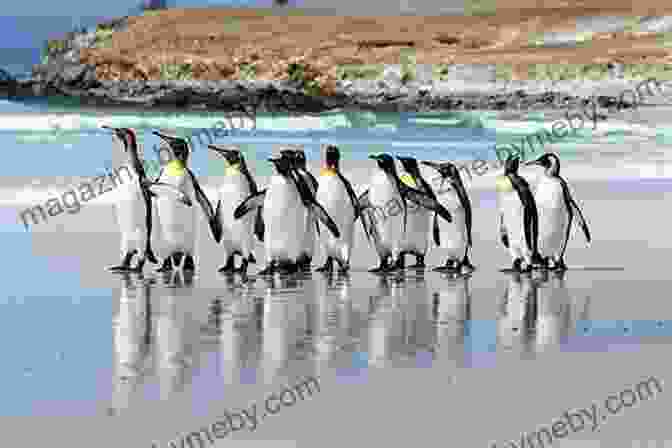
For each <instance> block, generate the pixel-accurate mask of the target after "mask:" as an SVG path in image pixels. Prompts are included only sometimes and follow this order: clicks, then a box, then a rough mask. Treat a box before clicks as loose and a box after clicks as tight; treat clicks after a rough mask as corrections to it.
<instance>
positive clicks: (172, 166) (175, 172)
mask: <svg viewBox="0 0 672 448" xmlns="http://www.w3.org/2000/svg"><path fill="white" fill-rule="evenodd" d="M184 171H185V168H184V165H183V164H182V162H180V161H179V160H171V161H170V162H168V165H166V173H168V175H169V176H182V175H183V174H184Z"/></svg>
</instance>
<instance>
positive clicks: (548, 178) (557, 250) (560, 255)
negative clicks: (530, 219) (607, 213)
mask: <svg viewBox="0 0 672 448" xmlns="http://www.w3.org/2000/svg"><path fill="white" fill-rule="evenodd" d="M525 165H539V166H541V167H543V168H544V174H543V175H542V176H541V177H540V179H539V181H538V183H537V186H536V189H535V192H534V197H535V200H536V202H537V207H538V208H539V246H540V248H539V249H540V252H541V254H542V255H545V257H544V264H545V265H546V267H547V268H549V269H553V270H555V269H557V270H566V269H567V266H566V265H565V259H564V255H565V250H566V249H567V242H568V240H569V234H570V231H571V229H572V221H573V219H574V216H575V213H576V218H577V220H578V221H579V224H580V225H581V229H582V230H583V234H584V235H585V237H586V241H587V242H588V243H590V231H589V230H588V224H587V223H586V220H585V219H584V217H583V213H581V209H580V208H579V205H578V204H577V203H576V201H575V200H574V198H573V197H572V194H571V192H570V191H569V186H568V185H567V182H566V181H565V180H564V179H563V178H562V177H560V159H559V158H558V156H557V155H555V154H553V153H548V154H544V155H543V156H541V157H539V158H538V159H537V160H533V161H530V162H527V163H526V164H525Z"/></svg>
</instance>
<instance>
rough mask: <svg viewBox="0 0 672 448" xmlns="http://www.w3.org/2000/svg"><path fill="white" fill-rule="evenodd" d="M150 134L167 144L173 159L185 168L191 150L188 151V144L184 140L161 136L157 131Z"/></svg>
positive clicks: (171, 136)
mask: <svg viewBox="0 0 672 448" xmlns="http://www.w3.org/2000/svg"><path fill="white" fill-rule="evenodd" d="M152 134H154V135H157V136H159V137H160V138H161V139H162V140H163V141H164V142H165V143H167V144H168V146H169V148H170V150H171V151H172V153H173V156H174V157H175V159H176V160H179V161H180V162H182V164H183V165H184V166H187V162H188V161H189V153H190V152H191V150H190V149H189V143H188V142H187V140H186V139H185V138H182V137H177V136H174V135H167V134H163V133H161V132H158V131H154V132H152Z"/></svg>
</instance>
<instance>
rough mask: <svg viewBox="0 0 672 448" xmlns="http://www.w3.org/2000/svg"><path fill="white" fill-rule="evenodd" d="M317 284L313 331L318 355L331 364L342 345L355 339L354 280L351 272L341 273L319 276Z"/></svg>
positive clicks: (312, 312)
mask: <svg viewBox="0 0 672 448" xmlns="http://www.w3.org/2000/svg"><path fill="white" fill-rule="evenodd" d="M315 283H316V292H317V294H316V295H315V302H314V306H313V307H311V317H312V319H310V322H311V326H310V331H311V333H312V336H313V343H314V350H315V352H316V355H317V358H318V359H320V360H321V361H325V362H327V363H329V362H331V361H333V360H335V358H336V355H337V354H338V352H339V351H340V349H341V347H344V346H347V345H351V343H352V342H353V341H352V327H351V324H352V313H353V307H352V302H351V301H350V300H349V296H350V292H349V290H350V283H351V282H350V277H349V276H348V275H347V274H345V275H344V274H341V275H338V276H336V275H326V276H319V277H318V278H317V279H316V280H315Z"/></svg>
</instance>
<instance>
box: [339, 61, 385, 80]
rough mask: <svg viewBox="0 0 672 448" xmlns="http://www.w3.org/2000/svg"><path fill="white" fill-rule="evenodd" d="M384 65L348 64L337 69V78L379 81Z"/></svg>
mask: <svg viewBox="0 0 672 448" xmlns="http://www.w3.org/2000/svg"><path fill="white" fill-rule="evenodd" d="M383 70H384V66H383V65H379V64H348V65H340V66H338V67H337V68H336V76H337V77H338V79H340V80H343V81H345V80H355V79H378V78H380V77H381V76H382V74H383Z"/></svg>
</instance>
